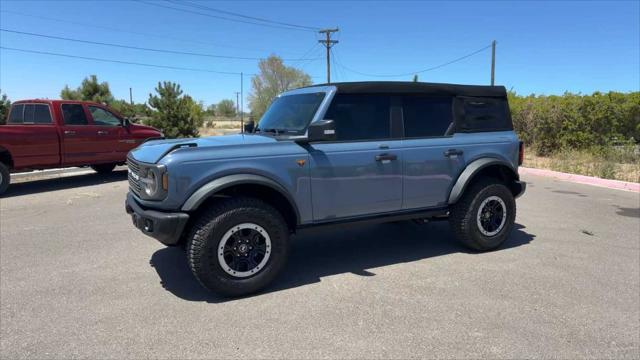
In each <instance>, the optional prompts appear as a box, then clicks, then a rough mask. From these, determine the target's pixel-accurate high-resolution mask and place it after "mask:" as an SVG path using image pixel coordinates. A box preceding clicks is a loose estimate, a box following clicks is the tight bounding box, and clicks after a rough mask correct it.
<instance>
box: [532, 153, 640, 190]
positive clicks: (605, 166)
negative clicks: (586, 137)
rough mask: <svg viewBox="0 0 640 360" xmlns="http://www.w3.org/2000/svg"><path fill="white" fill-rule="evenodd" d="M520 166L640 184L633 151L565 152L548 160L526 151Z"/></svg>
mask: <svg viewBox="0 0 640 360" xmlns="http://www.w3.org/2000/svg"><path fill="white" fill-rule="evenodd" d="M523 166H526V167H532V168H538V169H549V170H555V171H561V172H565V173H571V174H580V175H587V176H595V177H599V178H603V179H614V180H622V181H631V182H640V156H639V155H638V153H637V150H636V149H635V148H632V149H628V148H619V147H611V148H607V149H603V148H598V149H592V150H565V151H559V152H557V153H556V154H554V155H552V156H549V157H542V156H536V155H535V153H534V152H533V150H529V149H527V151H525V159H524V164H523Z"/></svg>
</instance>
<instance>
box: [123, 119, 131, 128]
mask: <svg viewBox="0 0 640 360" xmlns="http://www.w3.org/2000/svg"><path fill="white" fill-rule="evenodd" d="M129 125H131V120H129V118H124V120H122V126H123V127H126V128H128V127H129Z"/></svg>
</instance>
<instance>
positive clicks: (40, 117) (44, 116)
mask: <svg viewBox="0 0 640 360" xmlns="http://www.w3.org/2000/svg"><path fill="white" fill-rule="evenodd" d="M33 107H34V108H35V109H34V112H33V123H34V124H51V123H52V122H53V121H52V120H51V112H50V111H49V105H44V104H42V105H39V104H36V105H33Z"/></svg>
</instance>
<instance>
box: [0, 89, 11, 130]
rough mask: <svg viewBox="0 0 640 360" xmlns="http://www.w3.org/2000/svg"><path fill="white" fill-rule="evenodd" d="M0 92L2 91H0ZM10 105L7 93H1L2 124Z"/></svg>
mask: <svg viewBox="0 0 640 360" xmlns="http://www.w3.org/2000/svg"><path fill="white" fill-rule="evenodd" d="M0 93H2V91H0ZM10 107H11V101H10V100H9V98H8V97H7V94H2V96H1V97H0V124H4V123H5V122H6V121H7V115H8V114H9V108H10Z"/></svg>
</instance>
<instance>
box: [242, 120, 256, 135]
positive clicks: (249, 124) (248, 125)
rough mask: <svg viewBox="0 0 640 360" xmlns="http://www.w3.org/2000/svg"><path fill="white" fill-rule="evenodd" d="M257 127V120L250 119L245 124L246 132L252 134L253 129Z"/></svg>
mask: <svg viewBox="0 0 640 360" xmlns="http://www.w3.org/2000/svg"><path fill="white" fill-rule="evenodd" d="M255 127H256V122H255V121H253V120H249V121H247V123H246V124H244V132H246V133H250V134H251V133H253V130H254V129H255Z"/></svg>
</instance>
